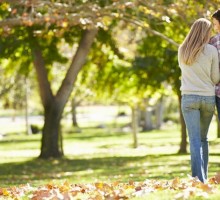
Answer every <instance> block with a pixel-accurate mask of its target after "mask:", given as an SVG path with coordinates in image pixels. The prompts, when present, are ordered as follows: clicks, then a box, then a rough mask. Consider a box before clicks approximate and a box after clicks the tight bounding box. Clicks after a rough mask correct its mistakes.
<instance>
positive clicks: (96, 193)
mask: <svg viewBox="0 0 220 200" xmlns="http://www.w3.org/2000/svg"><path fill="white" fill-rule="evenodd" d="M217 184H220V173H218V174H217V175H216V176H214V177H212V178H210V179H209V181H208V183H206V184H204V183H201V182H200V181H199V180H198V179H197V178H192V177H189V178H188V179H187V180H181V179H179V178H178V177H177V178H175V179H173V180H170V181H166V180H145V181H144V182H134V181H129V182H128V183H122V182H113V183H104V182H100V183H93V184H71V183H69V182H67V181H66V182H64V183H62V184H56V183H54V182H52V183H49V184H46V185H44V186H40V187H31V186H30V185H29V184H26V185H21V186H19V187H10V188H0V199H7V198H8V199H17V200H18V199H23V198H24V199H31V200H46V199H50V200H73V199H77V200H84V199H86V200H124V199H132V198H134V197H146V196H147V195H148V194H150V193H152V192H157V191H164V190H172V191H175V196H174V199H189V198H190V197H192V196H200V197H204V198H207V197H208V196H209V194H213V193H214V192H215V191H216V190H217V187H216V185H217Z"/></svg>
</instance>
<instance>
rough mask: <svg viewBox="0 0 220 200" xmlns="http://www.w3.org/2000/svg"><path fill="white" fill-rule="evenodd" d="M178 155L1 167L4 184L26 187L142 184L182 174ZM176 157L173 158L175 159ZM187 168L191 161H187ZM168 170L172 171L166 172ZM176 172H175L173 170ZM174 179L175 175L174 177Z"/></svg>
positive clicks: (70, 160) (14, 164) (27, 163)
mask: <svg viewBox="0 0 220 200" xmlns="http://www.w3.org/2000/svg"><path fill="white" fill-rule="evenodd" d="M177 156H178V155H176V154H173V155H150V156H135V157H131V156H130V157H102V158H88V159H86V158H84V159H67V158H65V159H59V160H57V159H50V160H41V159H33V160H30V161H27V162H16V163H5V164H1V165H0V171H1V175H0V182H1V185H6V186H7V185H17V184H26V183H27V182H30V183H31V182H35V183H36V182H37V181H40V180H41V181H42V180H45V181H50V180H65V179H66V180H71V181H76V182H80V181H83V180H84V181H87V182H91V181H94V180H101V181H107V180H110V181H113V180H119V181H128V180H131V179H132V180H134V181H141V180H142V181H143V180H144V179H147V178H160V179H167V178H171V177H173V175H172V174H177V173H180V167H181V166H183V163H181V162H174V160H175V157H177ZM172 157H173V158H172ZM184 165H188V161H186V162H184ZM167 167H169V168H170V169H169V172H168V171H167ZM171 169H173V172H172V170H171ZM174 176H175V175H174Z"/></svg>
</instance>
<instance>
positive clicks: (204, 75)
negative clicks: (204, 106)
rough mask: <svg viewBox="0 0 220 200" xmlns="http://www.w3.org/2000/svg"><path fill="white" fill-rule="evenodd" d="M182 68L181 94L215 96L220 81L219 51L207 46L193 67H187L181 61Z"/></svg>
mask: <svg viewBox="0 0 220 200" xmlns="http://www.w3.org/2000/svg"><path fill="white" fill-rule="evenodd" d="M178 61H179V66H180V68H181V72H182V76H181V87H180V90H181V93H182V95H183V94H195V95H201V96H214V95H215V84H217V83H218V82H219V80H220V72H219V64H218V63H219V61H218V52H217V49H216V48H215V47H214V46H212V45H210V44H207V45H206V46H205V48H204V51H203V52H202V53H201V54H200V55H199V56H198V58H197V59H196V61H195V62H194V63H193V64H192V65H185V64H184V63H182V62H181V61H180V59H179V53H178Z"/></svg>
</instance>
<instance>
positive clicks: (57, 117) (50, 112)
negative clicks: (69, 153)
mask: <svg viewBox="0 0 220 200" xmlns="http://www.w3.org/2000/svg"><path fill="white" fill-rule="evenodd" d="M96 33H97V30H86V31H84V33H83V35H82V38H81V41H80V43H79V46H78V49H77V51H76V54H75V55H74V57H73V59H72V63H71V65H70V67H69V70H68V71H67V74H66V76H65V78H64V80H63V82H62V84H61V86H60V88H59V90H58V92H57V94H56V95H53V93H52V90H51V85H50V82H49V80H48V76H47V70H46V66H45V63H44V59H43V56H42V52H41V49H40V47H39V46H38V45H37V43H36V46H34V47H33V49H32V50H33V56H34V66H35V69H36V72H37V78H38V82H39V88H40V96H41V100H42V104H43V107H44V117H45V118H44V120H45V121H44V127H43V133H42V143H41V154H40V158H44V159H47V158H50V157H54V158H59V157H62V156H63V155H64V153H63V150H62V136H61V133H60V131H59V130H60V121H61V117H62V113H63V110H64V107H65V105H66V103H67V101H68V99H69V97H70V94H71V92H72V90H73V86H74V82H75V81H76V78H77V75H78V73H79V71H80V69H81V68H82V66H83V64H84V63H85V61H86V57H87V55H88V52H89V49H90V47H91V45H92V42H93V41H94V38H95V36H96Z"/></svg>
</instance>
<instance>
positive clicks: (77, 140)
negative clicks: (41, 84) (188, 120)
mask: <svg viewBox="0 0 220 200" xmlns="http://www.w3.org/2000/svg"><path fill="white" fill-rule="evenodd" d="M178 129H179V127H177V126H172V127H167V128H166V129H164V130H154V131H149V132H143V133H139V135H138V143H139V145H138V148H133V147H132V135H131V133H123V132H120V131H118V130H117V131H115V130H114V129H113V128H109V129H94V128H83V129H82V132H81V133H73V132H71V130H69V131H67V132H68V133H65V134H64V153H65V157H64V158H63V159H50V160H41V159H37V157H38V155H39V153H40V139H41V135H40V134H39V135H29V136H27V135H24V134H22V133H21V134H8V136H6V137H4V138H3V139H2V140H0V156H1V159H0V172H1V173H0V185H1V187H9V186H18V185H20V184H26V183H30V184H31V185H33V186H40V185H42V184H46V183H49V182H51V181H56V182H64V181H65V180H67V181H69V182H71V183H94V182H100V181H101V182H113V181H120V182H128V181H130V180H133V181H144V180H146V179H156V180H172V179H173V178H175V177H180V178H181V179H187V174H190V155H189V154H188V153H187V154H183V155H179V154H177V152H178V150H179V144H180V132H179V130H178ZM211 129H212V130H211V131H210V132H211V134H210V140H211V141H210V163H209V177H212V176H214V175H215V174H216V173H217V172H218V171H219V166H220V139H216V138H215V126H212V128H211ZM164 192H165V193H166V196H163V197H161V192H159V193H157V194H149V195H148V198H147V199H157V198H159V197H160V198H159V199H172V197H173V191H164ZM163 194H164V193H163ZM215 196H216V199H217V197H218V198H219V196H220V192H218V193H217V194H215V195H212V196H211V197H213V199H215ZM135 199H137V200H138V199H140V198H135Z"/></svg>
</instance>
